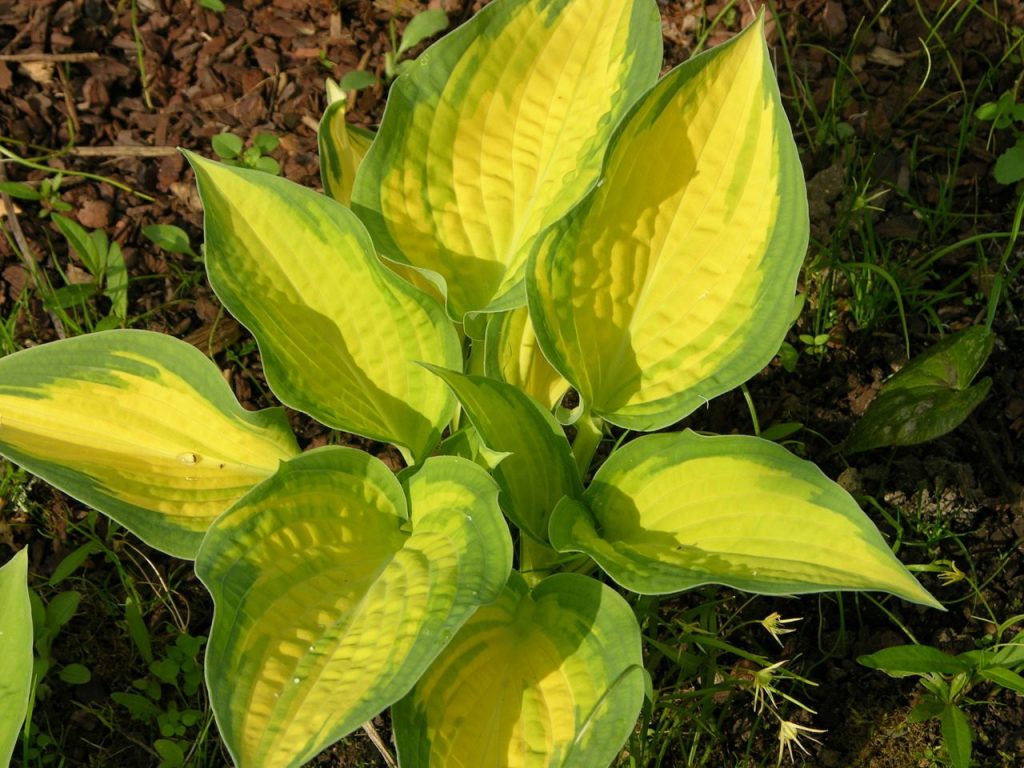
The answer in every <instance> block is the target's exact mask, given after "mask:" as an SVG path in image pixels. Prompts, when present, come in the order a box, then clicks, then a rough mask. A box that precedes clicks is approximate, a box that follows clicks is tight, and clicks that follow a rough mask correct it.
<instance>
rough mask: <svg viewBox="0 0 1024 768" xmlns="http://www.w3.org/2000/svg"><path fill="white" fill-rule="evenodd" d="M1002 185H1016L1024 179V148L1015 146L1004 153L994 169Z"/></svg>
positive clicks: (997, 179)
mask: <svg viewBox="0 0 1024 768" xmlns="http://www.w3.org/2000/svg"><path fill="white" fill-rule="evenodd" d="M992 175H993V176H994V177H995V179H996V181H998V182H999V183H1000V184H1015V183H1017V182H1018V181H1020V180H1021V179H1024V147H1019V146H1014V147H1010V148H1009V149H1008V150H1006V151H1005V152H1003V154H1001V155H1000V156H999V157H998V158H997V159H996V165H995V167H994V168H993V169H992Z"/></svg>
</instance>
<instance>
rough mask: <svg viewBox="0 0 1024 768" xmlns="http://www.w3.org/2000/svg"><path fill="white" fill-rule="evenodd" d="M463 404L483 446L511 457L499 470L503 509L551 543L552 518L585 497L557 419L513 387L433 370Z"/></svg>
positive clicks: (496, 477)
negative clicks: (565, 501)
mask: <svg viewBox="0 0 1024 768" xmlns="http://www.w3.org/2000/svg"><path fill="white" fill-rule="evenodd" d="M430 370H432V371H433V372H434V373H436V374H437V375H438V376H440V377H441V378H442V379H444V381H445V383H446V384H448V386H449V387H451V388H452V391H453V392H454V393H455V396H456V397H457V398H458V399H459V402H460V403H462V407H463V408H465V410H466V415H467V416H469V420H470V422H472V424H473V426H474V427H475V428H476V431H477V434H479V436H480V440H481V442H482V443H483V444H484V445H485V446H486V447H487V448H488V449H490V450H491V451H493V452H496V453H500V454H506V453H507V454H509V455H508V456H505V457H504V458H503V459H502V460H501V462H500V463H499V464H498V465H497V466H496V467H495V468H494V472H493V474H494V477H495V479H496V480H497V481H498V485H499V486H500V487H501V490H502V495H501V506H502V509H504V510H505V514H507V515H508V516H509V519H511V520H512V521H513V522H514V523H515V524H516V525H517V526H518V527H519V528H521V529H522V530H525V531H526V532H528V533H529V534H530V535H531V536H533V537H534V538H535V539H536V540H537V541H540V542H546V541H547V538H548V518H549V517H550V516H551V510H553V509H554V508H555V504H557V503H558V501H559V499H561V498H562V497H563V496H573V497H575V496H579V495H580V494H581V493H583V485H582V483H581V482H580V477H579V472H578V471H577V469H576V462H575V460H574V459H573V457H572V450H571V449H570V447H569V441H568V440H566V439H565V432H563V431H562V428H561V426H559V424H558V422H557V421H555V418H554V417H553V416H552V415H551V414H550V413H549V412H548V411H545V410H544V409H543V408H542V407H541V406H540V405H538V404H537V402H536V401H534V400H532V399H531V398H530V397H529V396H528V395H526V394H524V393H522V392H520V391H519V390H518V389H516V388H515V387H513V386H511V385H510V384H505V383H503V382H500V381H495V380H494V379H488V378H485V377H483V376H467V375H464V374H461V373H457V372H456V371H446V370H444V369H441V368H436V367H431V369H430Z"/></svg>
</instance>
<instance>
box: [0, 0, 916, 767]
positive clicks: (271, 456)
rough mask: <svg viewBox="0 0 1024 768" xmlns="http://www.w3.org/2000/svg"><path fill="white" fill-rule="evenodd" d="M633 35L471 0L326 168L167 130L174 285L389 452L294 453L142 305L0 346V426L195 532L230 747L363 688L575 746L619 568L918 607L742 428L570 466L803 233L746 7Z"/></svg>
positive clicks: (697, 365)
mask: <svg viewBox="0 0 1024 768" xmlns="http://www.w3.org/2000/svg"><path fill="white" fill-rule="evenodd" d="M660 66H661V35H660V25H659V18H658V12H657V6H656V3H655V2H654V0H496V1H495V2H493V3H491V4H490V5H488V6H487V7H486V8H484V10H483V11H481V12H480V13H479V14H478V15H477V16H476V17H474V18H473V19H472V20H471V21H470V22H469V23H467V24H465V25H464V26H462V27H461V28H459V29H457V30H455V31H454V32H452V33H451V34H449V35H448V36H447V37H445V38H444V39H442V40H441V41H440V42H438V43H437V44H436V45H434V46H433V47H432V48H430V49H429V50H428V51H427V52H426V53H425V54H423V56H421V57H420V58H419V59H418V60H417V61H416V62H415V63H414V64H413V65H411V66H410V67H408V69H407V70H406V71H405V72H404V74H403V75H402V76H401V77H400V78H399V79H398V80H397V81H396V82H395V84H394V86H393V88H392V89H391V93H390V96H389V101H388V105H387V109H386V112H385V115H384V118H383V121H382V123H381V126H380V130H379V132H378V133H377V134H376V136H374V137H368V136H366V135H365V134H362V133H360V132H358V131H352V130H350V129H349V128H348V127H347V126H346V125H345V123H344V100H343V99H336V100H335V101H334V103H333V104H332V105H331V107H329V109H328V111H327V113H326V114H325V116H324V120H323V122H322V125H321V135H320V144H321V152H322V156H323V157H322V160H323V162H322V172H323V177H324V178H323V181H324V186H325V188H326V190H327V191H328V195H324V194H319V193H317V192H314V191H311V190H309V189H305V188H303V187H300V186H298V185H296V184H293V183H291V182H289V181H287V180H285V179H281V178H276V177H274V176H271V175H269V174H263V173H258V172H253V171H250V170H247V169H244V168H238V167H232V166H228V165H224V164H220V163H216V162H213V161H210V160H206V159H202V158H200V157H198V156H195V155H192V154H188V159H189V161H190V162H191V164H192V167H193V168H194V170H195V173H196V177H197V180H198V185H199V192H200V197H201V199H202V202H203V206H204V209H205V228H206V264H207V270H208V274H209V278H210V283H211V284H212V286H213V288H214V290H215V291H216V292H217V295H218V296H219V297H220V299H221V300H222V301H223V303H224V304H225V306H226V307H227V308H228V309H229V310H230V311H231V312H232V313H233V314H235V315H236V316H237V317H238V318H239V320H240V321H241V322H242V323H244V324H245V325H246V327H247V328H248V329H249V330H250V331H251V332H252V334H253V335H254V336H255V338H256V340H257V342H258V343H259V348H260V352H261V355H262V362H263V370H264V372H265V374H266V378H267V381H268V383H269V384H270V387H271V388H272V390H273V392H274V393H275V395H276V396H277V397H278V399H279V400H280V401H281V402H282V403H283V404H285V405H287V406H290V407H292V408H294V409H296V410H299V411H302V412H304V413H306V414H308V415H310V416H312V417H313V418H315V419H317V420H319V421H320V422H322V423H323V424H325V425H326V426H327V427H330V428H332V429H337V430H342V431H344V432H349V433H355V434H358V435H362V436H364V437H366V438H370V439H372V440H375V441H379V442H381V443H391V444H393V445H395V446H397V448H398V450H399V451H400V452H401V454H402V456H403V457H404V458H405V461H406V464H407V467H406V468H405V469H404V470H403V471H401V472H399V473H398V474H397V475H395V474H394V473H393V472H392V471H390V470H389V469H388V468H387V467H385V465H384V464H383V463H382V462H381V461H379V460H378V459H376V458H374V457H373V456H371V455H369V454H367V453H362V452H360V451H357V450H354V449H352V448H348V447H326V448H320V449H317V450H312V451H308V452H306V453H300V451H299V448H298V447H297V445H296V442H295V440H294V438H293V437H292V435H291V433H290V432H289V430H288V424H287V421H286V419H285V417H284V413H283V411H282V410H280V409H271V410H267V411H262V412H258V413H253V412H248V411H246V410H244V409H242V408H241V407H240V406H239V404H238V403H237V402H236V401H235V400H234V398H233V396H232V394H231V392H230V391H229V388H228V387H227V385H226V384H225V383H224V380H223V379H222V377H221V376H220V373H219V371H218V369H217V367H216V366H215V365H214V364H213V363H212V362H210V361H209V360H208V359H206V358H205V357H204V356H203V355H202V354H201V353H200V352H198V351H197V350H195V349H193V348H192V347H190V346H188V345H187V344H185V343H184V342H180V341H176V340H174V339H172V338H169V337H165V336H160V335H157V334H154V333H148V332H143V331H130V330H127V331H109V332H105V333H99V334H95V335H92V336H86V337H80V338H75V339H70V340H67V341H61V342H56V343H53V344H47V345H43V346H40V347H36V348H33V349H28V350H25V351H23V352H19V353H17V354H15V355H12V356H10V357H9V358H6V359H4V360H2V361H0V419H2V427H0V441H2V451H3V452H4V454H5V455H7V456H8V457H9V458H10V459H12V460H14V461H16V462H18V463H19V464H21V465H23V466H25V467H27V468H28V469H29V470H31V471H33V472H35V473H36V474H38V475H40V476H41V477H43V478H45V479H47V480H49V481H50V482H51V483H53V484H54V485H56V486H58V487H60V488H62V489H64V490H65V491H67V492H68V493H70V494H72V495H74V496H76V497H77V498H79V499H81V500H82V501H83V502H85V503H87V504H90V505H92V506H94V507H96V508H97V509H100V510H102V511H103V512H105V513H106V514H108V515H110V516H111V517H112V518H114V519H115V520H117V521H119V522H120V523H122V524H123V525H124V526H126V527H128V528H130V529H131V530H132V531H134V532H135V533H137V534H138V535H139V536H140V537H141V538H142V539H144V540H145V541H146V542H148V543H149V544H151V545H152V546H154V547H157V548H159V549H162V550H164V551H166V552H169V553H171V554H173V555H177V556H179V557H184V558H195V560H196V571H197V573H198V575H199V577H200V579H201V580H202V581H203V583H204V584H205V585H206V586H207V587H208V588H209V590H210V592H211V594H212V596H213V600H214V603H215V609H216V613H215V618H214V622H213V627H212V630H211V634H210V639H209V645H208V650H207V654H206V682H207V685H208V687H209V693H210V699H211V701H212V704H213V709H214V713H215V714H216V717H217V723H218V726H219V729H220V733H221V735H222V737H223V739H224V741H225V743H226V745H227V748H228V750H229V751H230V753H231V756H232V758H233V759H234V761H235V762H236V764H238V765H240V766H259V767H260V768H274V767H275V766H297V765H300V764H302V763H303V762H304V761H306V760H308V759H309V758H311V757H312V756H314V755H315V754H316V753H317V752H319V751H320V750H322V749H323V748H324V747H326V746H327V745H329V744H331V743H332V742H334V741H336V740H337V739H339V738H341V737H343V736H344V735H346V734H347V733H349V732H351V731H352V730H353V729H355V728H357V727H358V726H359V725H360V724H361V723H362V722H364V721H365V720H366V719H368V718H370V717H371V716H373V715H375V714H376V713H378V712H380V711H381V710H383V709H384V708H386V707H389V706H392V705H393V708H392V722H393V726H394V734H395V741H396V744H397V748H398V755H399V759H400V761H401V763H402V765H404V766H407V767H412V766H445V767H450V766H504V765H509V766H578V767H579V768H593V766H600V765H607V764H609V763H610V762H611V761H613V760H614V759H615V756H616V754H617V753H618V751H619V750H620V749H621V748H622V745H623V743H624V742H625V740H626V739H627V737H628V735H629V734H630V732H631V730H632V729H633V728H634V725H635V721H636V718H637V715H638V712H639V711H640V707H641V704H642V700H643V671H642V656H641V638H640V630H639V627H638V625H637V621H636V619H635V618H634V615H633V612H632V610H631V607H630V599H631V598H630V593H639V594H669V593H673V592H678V591H680V590H685V589H688V588H690V587H694V586H697V585H701V584H708V583H717V584H724V585H729V586H732V587H736V588H738V589H743V590H749V591H752V592H760V593H767V594H795V593H805V592H815V591H823V590H881V591H887V592H890V593H893V594H895V595H898V596H900V597H902V598H904V599H906V600H909V601H912V602H917V603H921V604H925V605H936V603H935V601H934V599H933V598H932V597H931V596H930V595H929V594H928V593H927V592H926V591H925V590H924V589H923V588H922V587H921V586H920V585H919V584H918V583H917V582H916V581H915V580H914V578H913V577H912V576H911V575H910V574H909V573H908V572H907V571H906V570H905V569H904V568H903V566H902V565H901V564H900V563H899V562H898V561H897V559H896V558H895V557H894V556H893V554H892V552H891V551H890V549H889V548H888V547H887V546H886V543H885V541H884V540H883V539H882V536H881V535H880V534H879V532H878V531H877V530H876V529H875V528H874V526H873V525H872V524H871V523H870V522H869V520H868V518H867V517H866V516H865V515H864V514H863V513H862V511H861V510H860V509H859V508H858V506H857V504H856V503H855V502H854V500H853V499H852V498H851V497H850V496H849V495H848V494H847V493H846V492H845V491H843V490H842V489H841V488H840V487H839V486H838V485H836V484H834V483H833V482H831V481H830V480H828V479H827V478H826V477H825V476H824V475H823V474H822V473H821V471H819V470H818V469H817V468H816V467H815V466H814V465H812V464H810V463H808V462H806V461H803V460H801V459H798V458H796V457H795V456H793V455H791V454H789V453H787V452H786V451H785V450H784V449H783V448H781V447H779V446H778V445H775V444H773V443H769V442H766V441H763V440H759V439H757V438H753V437H744V436H727V437H715V436H706V435H699V434H695V433H693V432H689V431H685V432H676V433H666V434H657V435H650V436H640V437H636V438H635V439H633V440H630V441H627V442H625V443H624V445H623V446H622V447H621V449H619V450H617V451H615V452H614V453H612V454H611V456H610V457H608V458H607V460H606V461H604V462H603V464H601V465H600V466H599V467H594V466H592V465H593V464H594V456H595V455H598V454H597V453H596V450H597V448H598V447H599V444H600V442H601V440H602V437H603V435H604V434H605V432H606V430H607V429H609V428H610V425H611V426H615V427H621V428H626V429H628V430H633V431H636V432H649V431H656V430H660V429H662V428H664V427H667V426H669V425H672V424H674V423H676V422H678V421H679V420H681V419H682V418H683V417H685V416H686V415H687V414H689V413H690V412H691V411H693V410H694V409H695V408H697V407H698V406H700V405H701V404H703V403H705V402H706V401H707V400H708V399H709V398H712V397H714V396H716V395H718V394H720V393H722V392H725V391H727V390H729V389H731V388H733V387H735V386H737V385H738V384H740V383H742V382H743V381H744V380H745V379H747V378H749V377H750V376H752V375H753V374H754V373H755V372H757V371H758V370H759V369H760V368H761V367H762V366H764V365H765V364H766V363H767V362H768V361H769V360H770V359H771V357H772V355H773V354H774V353H775V351H776V350H778V348H779V343H780V341H781V340H782V338H783V335H784V334H785V332H786V327H787V324H788V318H789V316H790V307H791V306H792V298H793V293H794V287H795V281H796V276H797V272H798V270H799V268H800V264H801V260H802V257H803V254H804V248H805V245H806V239H807V227H808V225H807V213H806V198H805V192H804V186H803V181H802V176H801V171H800V165H799V162H798V158H797V153H796V149H795V146H794V143H793V139H792V136H791V133H790V129H789V125H788V123H787V121H786V118H785V116H784V114H783V111H782V108H781V103H780V98H779V93H778V89H777V86H776V83H775V78H774V74H773V71H772V68H771V60H770V57H769V55H768V50H767V47H766V45H765V41H764V37H763V24H762V22H761V21H760V20H759V21H758V22H756V23H755V24H753V25H752V26H751V27H750V28H749V29H747V30H746V31H744V32H742V33H741V34H739V35H738V36H736V37H735V38H734V39H733V40H732V41H730V42H728V43H725V44H723V45H721V46H719V47H717V48H715V49H714V50H711V51H709V52H707V53H704V54H702V55H700V56H697V57H695V58H694V59H692V60H691V61H689V62H687V63H685V64H683V65H681V66H680V67H678V68H676V69H674V70H673V71H671V72H669V73H668V74H667V75H665V76H664V77H662V78H661V79H659V78H658V74H659V68H660ZM371 138H372V142H371ZM364 155H365V156H364ZM570 388H571V389H572V390H574V391H575V393H576V395H577V396H578V397H577V400H576V402H578V403H579V405H578V406H577V407H575V408H574V409H572V410H571V411H567V410H565V409H562V408H560V407H559V406H560V403H561V402H562V399H563V395H564V394H565V393H566V392H567V391H568V390H569V389H570ZM559 418H561V419H562V421H564V422H565V423H564V424H563V423H562V421H559ZM566 427H569V428H570V429H571V434H572V435H573V441H572V442H571V443H570V442H569V441H568V440H567V437H566V434H567V433H566Z"/></svg>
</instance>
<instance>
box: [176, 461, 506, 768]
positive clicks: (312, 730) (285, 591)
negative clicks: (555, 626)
mask: <svg viewBox="0 0 1024 768" xmlns="http://www.w3.org/2000/svg"><path fill="white" fill-rule="evenodd" d="M497 492H498V489H497V487H496V486H495V485H494V481H493V480H491V479H490V477H488V476H487V474H486V473H485V472H484V471H483V470H482V469H480V468H479V467H477V466H475V465H473V464H472V463H470V462H468V461H465V460H463V459H457V458H454V457H442V458H432V459H429V460H427V461H426V462H425V463H424V465H423V467H422V469H421V470H420V471H419V472H417V473H416V474H415V475H413V476H412V478H411V479H410V480H409V487H408V495H409V506H410V507H411V517H410V514H409V512H408V511H407V506H406V497H405V494H404V493H403V489H402V487H401V486H400V485H399V483H398V480H397V479H396V478H395V476H394V475H392V474H391V472H390V471H389V470H388V469H387V468H386V467H385V466H384V465H383V464H382V463H381V462H379V461H378V460H377V459H374V458H373V457H371V456H369V455H367V454H365V453H362V452H359V451H355V450H352V449H348V448H325V449H321V450H318V451H313V452H311V453H307V454H303V455H302V456H300V457H298V458H297V459H294V460H292V461H291V462H288V463H287V464H284V465H282V467H281V469H280V470H279V471H278V473H277V474H276V475H274V477H272V478H271V479H269V480H267V481H266V482H265V483H263V484H261V485H259V486H257V487H256V488H255V489H254V490H253V491H252V493H250V494H249V495H248V496H246V497H245V498H243V499H242V500H241V501H240V502H239V503H238V504H237V505H235V506H234V507H233V508H232V509H231V510H229V511H228V512H227V513H225V514H224V515H223V516H222V517H221V518H219V519H218V520H217V522H216V523H215V524H214V526H213V527H212V528H211V530H210V533H209V535H208V536H207V537H206V539H205V540H204V541H203V546H202V549H201V550H200V552H199V556H198V558H197V560H196V572H197V573H198V575H199V577H200V578H201V579H202V581H203V583H204V584H206V586H207V588H209V590H210V592H211V593H212V594H213V599H214V605H215V614H214V621H213V629H212V632H211V634H210V641H209V645H208V647H207V651H206V681H207V685H208V687H209V690H210V700H211V702H212V704H213V710H214V713H215V714H216V716H217V725H218V727H219V729H220V732H221V735H222V736H223V738H224V741H225V743H226V744H227V745H228V749H229V750H230V752H231V754H232V757H233V758H234V759H235V762H236V764H237V765H238V766H239V767H240V768H250V767H251V768H278V767H279V766H298V765H301V764H303V763H304V762H306V761H307V760H309V759H310V758H312V757H313V756H314V755H316V754H317V752H319V751H320V750H322V749H324V748H325V747H326V746H327V745H329V744H331V743H332V742H334V741H336V740H337V739H339V738H341V737H342V736H344V735H345V734H347V733H349V732H350V731H352V730H353V729H355V728H357V727H358V726H359V725H360V723H363V722H364V721H366V720H367V719H369V718H370V717H372V716H374V715H375V714H377V713H378V712H380V711H381V710H382V709H384V708H385V707H387V706H388V705H390V704H391V703H393V702H394V701H395V700H396V699H398V698H400V697H401V696H403V695H404V694H405V693H406V692H407V691H408V690H409V689H410V688H411V687H412V685H413V683H415V682H416V680H417V679H418V678H419V677H420V675H421V674H422V673H423V671H424V670H425V669H426V668H427V666H428V665H429V664H430V662H431V661H432V660H433V659H434V657H435V656H437V654H438V653H439V652H440V651H441V649H442V648H444V646H445V645H446V644H447V642H448V640H449V639H450V638H451V637H452V635H453V634H454V633H455V632H456V630H457V629H458V628H459V627H460V626H461V625H462V623H463V622H464V621H465V620H466V619H468V618H469V616H470V615H471V614H472V613H473V611H474V609H475V608H476V607H477V606H478V605H480V604H481V603H487V602H490V601H492V600H494V599H495V598H496V597H497V596H498V595H499V594H500V593H501V590H502V588H503V585H504V583H505V580H506V579H507V577H508V573H509V570H510V568H511V565H512V543H511V539H510V537H509V533H508V527H507V526H506V525H505V522H504V520H503V519H502V517H501V513H500V511H499V510H498V505H497Z"/></svg>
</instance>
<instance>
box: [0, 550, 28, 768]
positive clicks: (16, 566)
mask: <svg viewBox="0 0 1024 768" xmlns="http://www.w3.org/2000/svg"><path fill="white" fill-rule="evenodd" d="M27 574H28V550H27V549H22V550H21V551H20V552H18V553H17V554H16V555H15V556H14V557H13V558H11V559H10V560H9V561H8V562H7V563H6V564H5V565H3V566H0V765H8V764H9V762H10V760H11V755H13V754H14V747H15V745H16V744H17V743H18V734H19V733H20V732H21V724H22V722H24V720H25V713H26V711H27V710H28V697H29V692H30V691H31V690H32V610H31V608H30V606H29V601H28V583H27V582H26V576H27Z"/></svg>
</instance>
